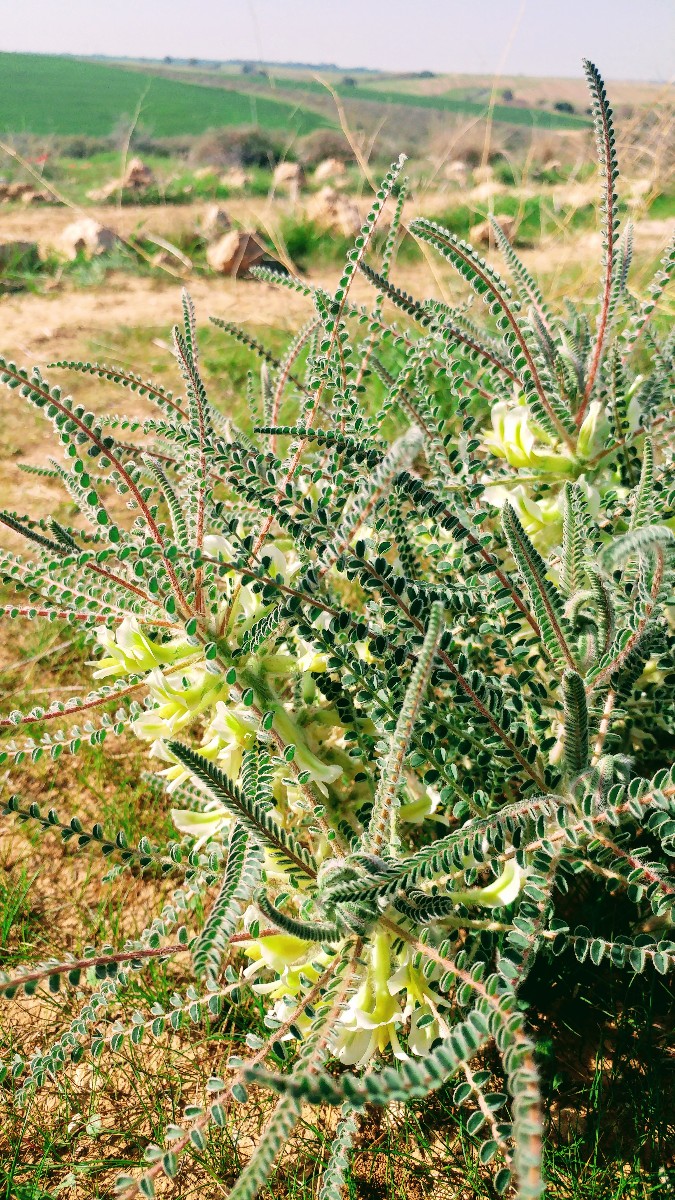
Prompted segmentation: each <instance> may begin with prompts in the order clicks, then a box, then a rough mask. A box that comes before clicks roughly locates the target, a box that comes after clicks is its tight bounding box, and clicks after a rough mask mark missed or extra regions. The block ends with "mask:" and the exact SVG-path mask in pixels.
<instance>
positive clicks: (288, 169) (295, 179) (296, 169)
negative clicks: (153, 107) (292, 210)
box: [272, 162, 305, 200]
mask: <svg viewBox="0 0 675 1200" xmlns="http://www.w3.org/2000/svg"><path fill="white" fill-rule="evenodd" d="M304 182H305V172H304V171H303V169H302V167H301V165H300V163H291V162H282V163H279V165H278V166H277V167H275V168H274V175H273V176H272V183H273V185H274V188H275V189H281V190H286V191H288V193H289V195H290V197H291V199H292V200H297V199H298V197H299V196H300V192H301V190H302V187H303V185H304Z"/></svg>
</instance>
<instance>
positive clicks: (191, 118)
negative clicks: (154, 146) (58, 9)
mask: <svg viewBox="0 0 675 1200" xmlns="http://www.w3.org/2000/svg"><path fill="white" fill-rule="evenodd" d="M139 104H140V120H141V122H142V124H143V126H144V127H145V128H146V129H148V130H149V131H151V132H152V133H153V134H154V135H155V136H156V137H171V136H172V135H175V134H197V133H203V132H204V130H205V129H209V128H213V127H216V126H219V125H260V126H262V127H263V128H268V129H280V130H288V131H293V132H296V133H298V134H303V133H309V132H310V131H311V130H313V129H316V128H317V127H319V126H324V125H326V124H327V121H326V119H325V118H324V117H322V116H321V114H320V113H316V112H311V111H309V110H308V109H306V108H303V107H301V106H298V105H294V104H293V103H291V102H284V101H280V100H274V99H268V98H267V97H259V96H253V95H244V94H242V93H241V92H238V91H236V90H231V89H229V88H228V89H227V90H226V89H219V88H205V87H200V86H199V85H198V84H192V83H182V82H178V81H176V80H173V79H163V78H161V77H160V76H158V75H152V74H146V73H142V72H137V71H134V72H132V71H125V70H122V69H121V68H119V67H109V66H104V65H102V64H99V63H89V62H80V61H78V60H77V59H70V58H59V57H56V56H50V55H37V54H0V130H2V132H4V133H24V132H25V133H37V134H48V133H54V134H78V133H81V134H87V135H90V136H105V135H107V134H110V133H112V131H113V129H114V128H115V126H116V125H117V124H118V122H119V121H120V119H125V118H128V119H131V118H132V117H133V116H134V114H135V113H136V110H137V108H138V107H139Z"/></svg>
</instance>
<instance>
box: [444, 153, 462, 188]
mask: <svg viewBox="0 0 675 1200" xmlns="http://www.w3.org/2000/svg"><path fill="white" fill-rule="evenodd" d="M467 172H468V169H467V165H466V163H465V162H462V160H461V158H456V159H455V160H454V162H449V163H446V164H445V166H444V168H443V178H444V179H447V180H448V183H457V184H459V185H460V186H463V185H464V184H465V183H466V178H467Z"/></svg>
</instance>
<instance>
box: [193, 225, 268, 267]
mask: <svg viewBox="0 0 675 1200" xmlns="http://www.w3.org/2000/svg"><path fill="white" fill-rule="evenodd" d="M265 253H266V252H265V250H264V248H263V246H261V244H260V242H259V241H258V239H257V238H256V236H255V234H253V233H247V232H246V231H245V230H243V229H231V230H230V232H229V233H226V234H224V235H223V237H221V238H219V239H218V241H217V242H212V243H211V245H210V246H208V247H207V249H206V261H207V263H208V265H209V266H210V268H211V270H212V271H216V272H217V273H218V274H219V275H234V276H235V277H236V278H238V277H239V276H240V275H245V274H246V272H247V271H248V270H250V268H251V267H252V266H254V265H255V263H259V262H260V261H261V260H262V259H263V258H264V257H265Z"/></svg>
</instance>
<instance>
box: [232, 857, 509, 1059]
mask: <svg viewBox="0 0 675 1200" xmlns="http://www.w3.org/2000/svg"><path fill="white" fill-rule="evenodd" d="M524 881H525V874H524V872H523V871H522V869H521V868H520V867H519V866H518V864H517V863H516V861H515V859H514V858H511V859H509V860H508V862H507V864H506V866H505V867H504V869H503V871H502V872H501V874H500V875H499V876H498V878H497V879H495V880H493V881H492V882H491V883H489V884H487V885H486V886H485V887H482V888H472V889H470V890H469V891H466V892H460V891H457V892H456V893H454V894H455V895H456V897H457V900H458V901H460V900H461V902H462V903H464V904H466V905H477V906H481V907H485V908H497V907H503V906H506V905H509V904H512V903H513V902H514V901H515V900H516V899H517V897H518V895H519V893H520V891H521V889H522V886H523V883H524ZM251 915H255V910H253V914H249V916H251ZM395 945H396V946H397V947H400V945H401V940H400V939H399V938H397V937H396V935H395V934H393V933H392V932H391V931H390V930H388V929H378V928H377V927H376V929H375V930H374V932H373V933H372V934H371V935H370V936H369V938H368V940H367V943H366V947H365V949H364V951H363V954H362V957H361V967H360V972H359V975H358V977H357V980H356V984H355V987H354V991H353V993H352V995H351V997H350V999H349V1000H348V1001H347V1003H346V1004H345V1006H344V1007H343V1009H342V1011H341V1012H340V1015H339V1017H338V1019H337V1021H336V1024H335V1029H334V1031H333V1036H332V1051H333V1053H334V1055H335V1056H336V1058H338V1059H339V1060H340V1062H342V1063H344V1065H345V1066H356V1067H364V1066H366V1065H367V1064H368V1062H369V1061H370V1060H371V1059H372V1058H373V1056H374V1055H376V1054H383V1053H385V1052H386V1051H388V1050H391V1052H392V1053H393V1054H394V1056H395V1057H396V1058H399V1059H406V1058H409V1057H410V1055H411V1054H414V1055H418V1056H419V1055H424V1054H427V1053H428V1052H429V1051H430V1050H431V1048H432V1046H433V1044H434V1042H435V1041H436V1040H437V1039H438V1038H442V1037H446V1036H447V1035H448V1034H449V1032H450V1029H449V1026H448V1023H447V1021H446V1019H445V1017H444V1015H443V1010H444V1009H446V1008H447V1007H448V1001H447V1000H446V999H445V997H444V996H443V995H442V994H441V993H440V992H439V990H438V987H437V983H438V978H439V977H440V975H441V974H442V971H441V970H440V968H439V969H438V971H436V972H435V973H434V974H433V975H432V976H431V978H428V977H427V976H426V975H425V974H424V972H423V971H422V970H421V969H420V968H419V967H416V966H415V965H414V956H413V953H412V951H411V950H410V949H409V948H408V947H407V946H404V947H403V949H400V948H397V949H394V946H395ZM244 949H245V953H246V955H247V956H248V957H249V958H250V959H251V960H252V961H251V964H250V966H248V967H247V968H246V969H245V971H244V978H245V979H247V980H248V981H249V983H250V985H251V987H252V989H253V991H254V992H256V993H257V994H259V995H262V996H266V997H268V998H269V999H271V1000H273V1001H274V1005H273V1007H272V1009H271V1010H270V1014H269V1015H270V1017H271V1018H272V1019H273V1020H274V1021H275V1022H279V1023H280V1024H283V1023H284V1022H285V1021H287V1020H288V1019H289V1018H290V1017H291V1016H292V1014H293V1013H294V1012H295V1010H296V1008H297V1001H298V999H299V998H300V997H301V996H302V995H305V994H306V993H307V992H308V991H309V990H310V989H311V988H312V987H313V985H314V984H315V983H316V981H317V980H318V979H319V978H320V976H321V974H322V972H323V971H324V970H325V969H326V967H327V966H328V965H329V964H330V962H331V960H332V959H333V957H334V954H333V952H330V951H328V950H325V949H319V948H318V947H317V946H316V943H313V942H308V941H303V940H302V938H299V937H294V936H292V935H290V934H286V933H279V934H269V935H267V936H263V937H256V938H253V937H252V938H251V941H250V942H249V943H247V944H246V945H245V947H244ZM267 971H272V972H273V973H274V975H275V976H276V978H274V979H272V980H261V979H260V978H259V977H260V975H261V973H263V972H267ZM310 1024H311V1022H310V1020H309V1018H308V1017H307V1016H304V1015H301V1016H300V1018H299V1019H296V1020H294V1026H296V1027H297V1029H298V1031H299V1033H300V1034H301V1035H303V1036H304V1034H305V1033H306V1032H307V1031H308V1030H309V1027H310ZM403 1034H405V1037H406V1042H407V1050H406V1049H405V1048H404V1046H403V1045H402V1042H401V1035H403ZM293 1036H294V1035H293V1034H290V1033H289V1034H287V1035H286V1037H287V1038H289V1039H290V1038H291V1037H293Z"/></svg>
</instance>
